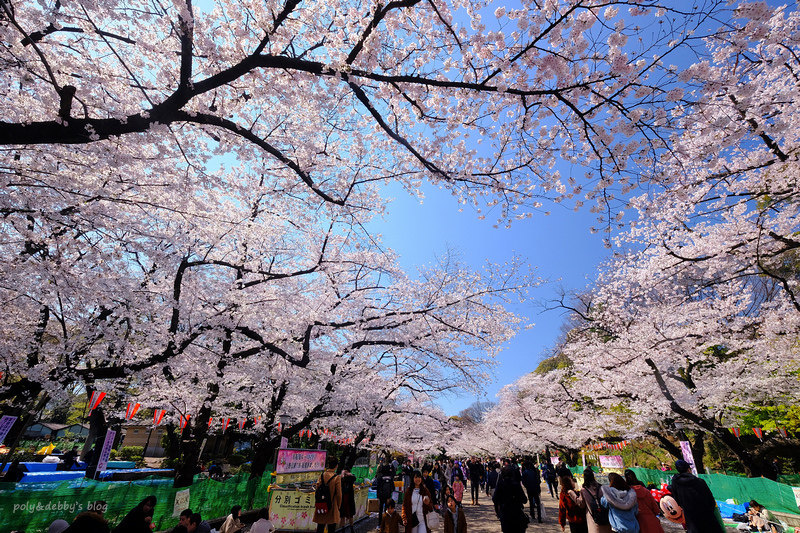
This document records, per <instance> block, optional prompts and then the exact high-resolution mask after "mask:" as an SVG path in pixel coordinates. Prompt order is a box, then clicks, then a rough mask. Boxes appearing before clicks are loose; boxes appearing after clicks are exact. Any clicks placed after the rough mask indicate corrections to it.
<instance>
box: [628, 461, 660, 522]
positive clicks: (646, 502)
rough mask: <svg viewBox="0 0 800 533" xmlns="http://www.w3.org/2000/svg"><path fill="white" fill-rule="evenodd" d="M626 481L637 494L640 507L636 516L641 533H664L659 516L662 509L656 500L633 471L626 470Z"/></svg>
mask: <svg viewBox="0 0 800 533" xmlns="http://www.w3.org/2000/svg"><path fill="white" fill-rule="evenodd" d="M625 481H627V482H628V485H630V486H631V488H632V489H633V490H634V491H635V492H636V500H637V503H638V505H639V514H638V515H636V519H637V520H638V521H639V531H641V533H664V528H663V527H662V526H661V521H660V520H659V519H658V516H657V515H659V514H661V508H660V507H659V506H658V504H657V503H656V499H655V498H653V495H652V494H651V493H650V491H649V490H647V489H646V488H645V487H644V484H643V483H642V482H641V481H639V478H637V477H636V473H635V472H634V471H633V470H631V469H627V470H625Z"/></svg>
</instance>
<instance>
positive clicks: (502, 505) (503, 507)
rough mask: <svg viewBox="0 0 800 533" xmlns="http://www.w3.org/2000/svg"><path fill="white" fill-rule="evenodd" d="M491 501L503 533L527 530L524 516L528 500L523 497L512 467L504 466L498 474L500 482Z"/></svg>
mask: <svg viewBox="0 0 800 533" xmlns="http://www.w3.org/2000/svg"><path fill="white" fill-rule="evenodd" d="M492 501H493V502H494V504H495V506H494V507H495V512H496V513H497V518H499V519H500V529H501V530H502V531H503V533H523V532H524V531H525V530H526V529H527V528H528V517H527V516H526V515H525V504H526V503H528V498H526V497H525V493H524V492H523V490H522V485H521V484H520V482H519V481H518V480H517V479H516V477H515V475H514V470H513V468H512V467H510V466H506V467H504V468H503V470H502V471H501V472H500V481H499V482H498V483H497V488H496V489H495V491H494V496H493V497H492Z"/></svg>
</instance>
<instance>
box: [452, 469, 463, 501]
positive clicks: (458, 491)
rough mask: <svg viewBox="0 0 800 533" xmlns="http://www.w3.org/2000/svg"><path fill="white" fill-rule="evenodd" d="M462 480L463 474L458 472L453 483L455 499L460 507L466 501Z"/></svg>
mask: <svg viewBox="0 0 800 533" xmlns="http://www.w3.org/2000/svg"><path fill="white" fill-rule="evenodd" d="M461 479H462V478H461V472H456V480H455V481H453V497H454V498H455V499H456V501H457V502H458V505H461V501H462V500H463V499H464V482H463V481H462V480H461Z"/></svg>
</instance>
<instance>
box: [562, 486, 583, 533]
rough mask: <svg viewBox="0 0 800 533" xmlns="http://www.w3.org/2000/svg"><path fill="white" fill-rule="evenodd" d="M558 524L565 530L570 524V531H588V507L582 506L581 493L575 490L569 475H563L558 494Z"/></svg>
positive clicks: (571, 532) (575, 532)
mask: <svg viewBox="0 0 800 533" xmlns="http://www.w3.org/2000/svg"><path fill="white" fill-rule="evenodd" d="M558 524H559V525H560V526H561V531H565V529H566V526H567V525H568V524H569V531H570V533H588V531H589V530H588V529H587V527H586V508H585V507H583V506H581V497H580V494H579V493H578V492H577V491H576V490H575V485H574V482H573V481H572V478H571V477H569V476H561V493H559V495H558Z"/></svg>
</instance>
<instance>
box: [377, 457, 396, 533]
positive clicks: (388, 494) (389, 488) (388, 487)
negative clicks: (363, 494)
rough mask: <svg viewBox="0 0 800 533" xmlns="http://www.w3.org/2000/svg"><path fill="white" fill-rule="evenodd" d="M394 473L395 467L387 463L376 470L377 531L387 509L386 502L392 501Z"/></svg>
mask: <svg viewBox="0 0 800 533" xmlns="http://www.w3.org/2000/svg"><path fill="white" fill-rule="evenodd" d="M396 472H397V470H396V469H395V467H393V466H392V464H391V463H389V462H385V463H384V464H383V465H381V467H380V468H379V469H378V487H377V494H378V516H379V517H380V519H379V521H378V528H379V529H380V527H381V525H382V523H383V517H384V515H385V511H386V509H387V507H386V505H387V502H388V501H389V500H391V499H392V493H393V492H394V476H395V474H396Z"/></svg>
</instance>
